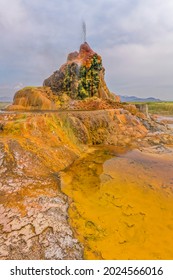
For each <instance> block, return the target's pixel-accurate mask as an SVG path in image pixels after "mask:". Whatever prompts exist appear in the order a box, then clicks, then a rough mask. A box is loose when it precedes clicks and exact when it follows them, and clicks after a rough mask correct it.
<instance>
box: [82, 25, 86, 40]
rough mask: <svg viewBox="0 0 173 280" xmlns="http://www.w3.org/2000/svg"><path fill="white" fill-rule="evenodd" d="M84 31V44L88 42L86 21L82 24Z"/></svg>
mask: <svg viewBox="0 0 173 280" xmlns="http://www.w3.org/2000/svg"><path fill="white" fill-rule="evenodd" d="M82 31H83V39H84V43H85V42H86V23H85V21H83V22H82Z"/></svg>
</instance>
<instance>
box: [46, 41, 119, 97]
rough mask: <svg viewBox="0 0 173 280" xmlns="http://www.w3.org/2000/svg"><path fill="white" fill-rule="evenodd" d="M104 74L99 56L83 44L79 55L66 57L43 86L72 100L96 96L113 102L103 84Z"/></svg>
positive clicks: (75, 53) (76, 53) (73, 54)
mask: <svg viewBox="0 0 173 280" xmlns="http://www.w3.org/2000/svg"><path fill="white" fill-rule="evenodd" d="M104 72H105V69H104V67H103V65H102V59H101V56H100V55H98V54H97V53H95V52H94V51H93V50H92V49H91V48H90V46H89V45H88V44H87V43H86V42H85V43H84V44H82V45H81V46H80V50H79V53H78V52H73V53H70V54H69V55H68V57H67V62H66V63H65V64H64V65H62V66H61V67H60V69H59V70H57V71H55V72H54V73H53V75H51V76H50V77H49V78H48V79H46V80H45V81H44V86H49V87H50V88H51V89H52V91H53V92H54V93H55V94H56V95H62V94H63V93H66V94H67V95H68V96H70V97H71V98H72V99H85V98H86V97H93V96H97V97H98V98H102V99H108V98H111V99H113V100H115V99H116V96H114V95H113V94H112V93H111V92H110V91H109V89H108V87H107V85H106V83H105V80H104ZM117 101H119V99H118V98H117Z"/></svg>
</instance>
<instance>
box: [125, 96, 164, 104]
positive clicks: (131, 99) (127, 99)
mask: <svg viewBox="0 0 173 280" xmlns="http://www.w3.org/2000/svg"><path fill="white" fill-rule="evenodd" d="M120 98H121V101H122V102H161V101H162V100H160V99H158V98H154V97H148V98H140V97H136V96H123V95H120Z"/></svg>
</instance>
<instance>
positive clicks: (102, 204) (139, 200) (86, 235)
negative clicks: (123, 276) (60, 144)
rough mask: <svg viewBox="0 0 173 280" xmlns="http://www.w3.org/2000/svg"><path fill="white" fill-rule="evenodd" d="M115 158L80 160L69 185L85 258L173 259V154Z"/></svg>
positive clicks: (73, 222)
mask: <svg viewBox="0 0 173 280" xmlns="http://www.w3.org/2000/svg"><path fill="white" fill-rule="evenodd" d="M109 157H110V155H108V154H106V153H105V152H104V151H101V150H97V151H95V152H93V153H91V154H90V155H87V156H86V157H85V158H82V159H80V160H78V161H77V162H76V163H75V164H74V165H73V166H72V167H71V168H70V170H69V171H68V172H67V176H68V178H69V177H70V176H71V183H67V184H66V185H65V186H64V187H63V192H65V193H66V194H67V195H68V196H69V197H70V198H71V199H72V202H71V205H70V208H69V215H70V223H71V225H72V227H73V229H74V233H75V236H76V237H77V238H78V239H79V240H80V242H81V243H83V245H84V258H85V259H172V258H173V239H172V236H173V193H172V187H173V177H172V170H173V163H172V160H171V158H172V153H171V152H170V153H168V154H166V155H165V154H164V155H162V154H157V155H156V153H154V152H152V151H151V150H150V151H147V150H145V151H143V152H139V151H132V152H128V153H125V154H121V155H118V156H115V157H113V158H111V159H108V158H109ZM103 161H105V163H104V166H103V169H102V164H101V163H102V162H103ZM68 182H70V180H69V179H68Z"/></svg>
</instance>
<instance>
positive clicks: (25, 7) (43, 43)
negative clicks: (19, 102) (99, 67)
mask: <svg viewBox="0 0 173 280" xmlns="http://www.w3.org/2000/svg"><path fill="white" fill-rule="evenodd" d="M83 20H85V22H86V25H87V42H88V43H89V45H90V46H91V48H92V49H93V50H94V51H96V52H97V53H99V54H100V55H101V56H102V59H103V65H104V67H105V69H106V77H105V78H106V82H107V85H108V87H109V89H110V90H111V91H113V92H115V93H118V94H121V95H135V96H139V97H149V96H153V97H158V98H161V99H164V100H173V0H49V1H48V0H0V100H3V99H4V100H9V99H11V98H12V97H13V95H14V93H15V91H16V90H18V89H19V88H21V87H23V86H27V85H42V83H43V80H44V79H45V78H47V77H48V76H50V74H52V72H53V71H55V70H57V69H59V68H60V66H61V64H63V63H64V62H65V61H66V57H67V54H68V53H69V52H72V51H75V50H78V49H79V46H80V44H81V43H82V41H83V36H82V21H83Z"/></svg>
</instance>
